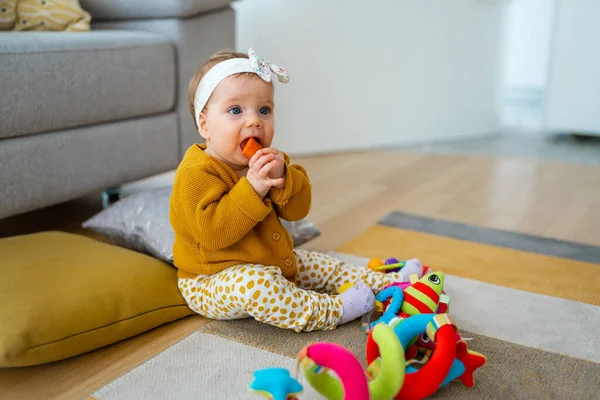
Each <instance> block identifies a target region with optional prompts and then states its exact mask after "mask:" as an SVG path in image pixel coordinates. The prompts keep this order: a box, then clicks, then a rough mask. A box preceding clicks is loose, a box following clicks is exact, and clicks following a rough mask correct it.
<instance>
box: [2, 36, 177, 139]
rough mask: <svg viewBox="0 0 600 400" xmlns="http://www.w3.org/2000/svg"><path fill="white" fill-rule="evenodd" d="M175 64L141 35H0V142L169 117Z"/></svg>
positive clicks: (163, 43) (163, 46) (169, 53)
mask: <svg viewBox="0 0 600 400" xmlns="http://www.w3.org/2000/svg"><path fill="white" fill-rule="evenodd" d="M175 56H176V55H175V46H174V44H173V43H172V42H171V41H169V40H168V39H166V38H165V37H163V36H160V35H156V34H153V33H148V32H135V31H97V32H72V33H71V32H70V33H62V32H27V33H13V32H0V60H1V61H0V64H1V65H2V68H0V85H1V87H2V96H0V110H2V124H0V138H7V137H14V136H21V135H29V134H35V133H40V132H48V131H55V130H59V129H65V128H72V127H77V126H82V125H91V124H98V123H102V122H107V121H115V120H121V119H125V118H134V117H138V116H142V115H152V114H157V113H163V112H167V111H169V110H172V109H173V108H174V103H175V94H176V83H175V81H176V65H175V62H176V61H175Z"/></svg>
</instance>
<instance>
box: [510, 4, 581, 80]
mask: <svg viewBox="0 0 600 400" xmlns="http://www.w3.org/2000/svg"><path fill="white" fill-rule="evenodd" d="M575 1H578V0H575ZM506 11H507V17H508V18H507V20H506V24H507V25H506V34H507V38H506V46H507V54H506V57H505V78H504V79H505V85H506V86H507V87H512V88H519V87H520V88H535V89H543V87H544V86H545V85H546V79H547V74H548V59H549V55H550V41H551V37H552V25H553V17H554V0H514V1H513V2H511V3H510V4H509V6H508V8H507V10H506Z"/></svg>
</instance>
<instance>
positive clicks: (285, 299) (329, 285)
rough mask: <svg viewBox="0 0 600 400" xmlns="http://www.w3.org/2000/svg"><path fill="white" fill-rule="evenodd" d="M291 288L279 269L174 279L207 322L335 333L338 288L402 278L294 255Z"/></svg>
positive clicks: (316, 256)
mask: <svg viewBox="0 0 600 400" xmlns="http://www.w3.org/2000/svg"><path fill="white" fill-rule="evenodd" d="M294 253H295V255H296V260H297V264H298V275H297V279H296V283H295V284H294V283H292V282H290V281H288V280H287V279H286V278H285V277H284V276H283V275H282V274H281V270H280V269H279V268H278V267H273V266H263V265H252V264H248V265H239V266H235V267H231V268H228V269H226V270H223V271H221V272H219V273H217V274H214V275H210V276H204V275H200V276H197V277H194V278H182V279H179V290H180V291H181V293H182V294H183V297H184V298H185V300H186V301H187V303H188V305H189V306H190V308H191V309H192V310H193V311H195V312H196V313H198V314H200V315H203V316H205V317H207V318H213V319H219V320H226V319H240V318H246V317H253V318H254V319H256V320H257V321H259V322H264V323H267V324H271V325H275V326H278V327H280V328H284V329H293V330H294V331H296V332H300V331H313V330H331V329H334V328H335V327H336V326H337V324H338V323H339V321H340V320H341V318H342V313H343V311H342V310H343V308H342V302H341V300H340V298H339V297H338V296H337V293H338V290H339V288H340V286H342V285H343V284H345V283H348V282H352V283H353V282H357V281H358V280H361V281H363V282H364V283H366V284H367V285H369V286H370V287H371V289H373V290H374V291H375V292H378V291H380V290H381V289H382V288H383V287H385V286H386V285H389V284H390V283H393V282H397V281H401V280H402V275H401V274H395V273H391V274H382V273H376V272H372V271H371V270H369V269H368V268H366V267H358V266H354V265H349V264H345V263H344V262H343V261H341V260H338V259H335V258H333V257H330V256H328V255H325V254H321V253H317V252H309V251H306V250H295V251H294Z"/></svg>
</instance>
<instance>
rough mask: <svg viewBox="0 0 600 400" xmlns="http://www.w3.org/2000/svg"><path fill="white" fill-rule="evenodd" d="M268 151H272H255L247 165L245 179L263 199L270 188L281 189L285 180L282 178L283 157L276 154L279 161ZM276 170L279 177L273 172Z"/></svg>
mask: <svg viewBox="0 0 600 400" xmlns="http://www.w3.org/2000/svg"><path fill="white" fill-rule="evenodd" d="M265 150H269V152H265ZM270 150H274V149H261V150H259V151H257V152H256V154H254V155H253V156H252V158H251V159H250V162H249V164H248V173H247V174H246V179H248V182H250V184H251V185H252V187H253V188H254V190H255V191H256V193H257V194H258V195H259V196H260V197H265V195H266V194H267V192H268V191H269V189H271V187H283V185H284V183H285V180H284V179H283V178H282V176H283V155H282V154H281V153H279V152H277V153H279V155H280V156H281V158H280V159H279V158H278V157H277V156H276V155H274V154H273V153H272V152H271V151H270ZM265 153H266V154H265ZM276 168H277V169H278V170H279V169H281V172H279V175H277V174H276V173H274V172H273V171H274V170H275V169H276Z"/></svg>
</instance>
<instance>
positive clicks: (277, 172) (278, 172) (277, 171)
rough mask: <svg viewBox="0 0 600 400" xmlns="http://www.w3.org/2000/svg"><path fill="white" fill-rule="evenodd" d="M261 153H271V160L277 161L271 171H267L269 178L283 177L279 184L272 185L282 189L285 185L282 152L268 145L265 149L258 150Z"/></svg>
mask: <svg viewBox="0 0 600 400" xmlns="http://www.w3.org/2000/svg"><path fill="white" fill-rule="evenodd" d="M258 153H260V154H261V155H269V154H272V155H273V158H272V159H273V160H275V161H277V165H276V166H275V167H273V169H272V170H271V172H269V178H272V179H277V178H283V182H282V183H281V184H280V185H275V186H274V187H275V188H277V189H283V187H284V185H285V175H284V172H285V159H284V158H283V153H282V152H280V151H279V150H277V149H276V148H274V147H268V148H266V149H260V150H259V151H258Z"/></svg>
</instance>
